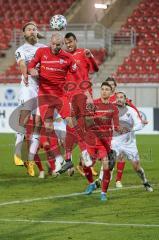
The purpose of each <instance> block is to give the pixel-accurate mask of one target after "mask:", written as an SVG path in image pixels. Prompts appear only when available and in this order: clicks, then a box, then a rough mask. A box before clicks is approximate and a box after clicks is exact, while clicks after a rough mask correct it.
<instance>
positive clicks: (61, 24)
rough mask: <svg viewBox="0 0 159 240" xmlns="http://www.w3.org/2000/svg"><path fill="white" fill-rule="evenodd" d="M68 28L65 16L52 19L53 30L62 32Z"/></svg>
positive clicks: (56, 16)
mask: <svg viewBox="0 0 159 240" xmlns="http://www.w3.org/2000/svg"><path fill="white" fill-rule="evenodd" d="M66 26H67V20H66V18H65V17H64V16H63V15H54V16H53V17H52V18H51V19H50V27H51V29H52V30H56V31H61V30H63V29H65V28H66Z"/></svg>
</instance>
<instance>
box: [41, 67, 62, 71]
mask: <svg viewBox="0 0 159 240" xmlns="http://www.w3.org/2000/svg"><path fill="white" fill-rule="evenodd" d="M45 69H46V70H48V71H59V72H65V70H63V69H60V68H53V67H46V68H45Z"/></svg>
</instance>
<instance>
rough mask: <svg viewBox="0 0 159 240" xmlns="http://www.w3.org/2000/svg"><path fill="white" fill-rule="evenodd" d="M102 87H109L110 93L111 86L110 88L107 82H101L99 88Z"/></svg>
mask: <svg viewBox="0 0 159 240" xmlns="http://www.w3.org/2000/svg"><path fill="white" fill-rule="evenodd" d="M103 86H107V87H109V88H110V89H111V91H112V86H111V85H110V84H109V83H108V82H106V81H104V82H102V84H101V88H102V87H103Z"/></svg>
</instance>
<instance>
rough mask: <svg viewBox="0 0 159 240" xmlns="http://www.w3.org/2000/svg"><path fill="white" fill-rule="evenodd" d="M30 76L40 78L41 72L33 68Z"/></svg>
mask: <svg viewBox="0 0 159 240" xmlns="http://www.w3.org/2000/svg"><path fill="white" fill-rule="evenodd" d="M30 75H31V76H32V77H38V76H39V72H38V70H37V69H34V68H32V69H30Z"/></svg>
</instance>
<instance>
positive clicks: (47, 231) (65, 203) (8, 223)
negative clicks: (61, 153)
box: [0, 134, 159, 240]
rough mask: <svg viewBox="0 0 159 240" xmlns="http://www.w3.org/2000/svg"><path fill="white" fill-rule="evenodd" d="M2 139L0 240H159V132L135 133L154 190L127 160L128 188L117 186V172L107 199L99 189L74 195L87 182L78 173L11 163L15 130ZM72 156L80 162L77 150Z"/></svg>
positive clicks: (125, 177) (0, 154)
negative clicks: (43, 172)
mask: <svg viewBox="0 0 159 240" xmlns="http://www.w3.org/2000/svg"><path fill="white" fill-rule="evenodd" d="M0 142H1V144H0V239H1V240H22V239H23V240H69V239H73V240H98V239H99V240H106V239H108V240H127V239H128V240H134V239H135V240H136V239H137V240H139V239H141V240H143V239H144V240H150V239H152V240H158V239H159V135H155V136H138V137H137V143H138V147H139V153H140V156H141V163H142V166H143V168H144V169H145V172H146V175H147V177H148V179H149V181H150V182H151V183H152V185H153V188H154V192H152V193H150V192H146V191H145V190H144V188H143V187H142V185H141V182H140V179H139V178H138V176H137V175H136V174H135V173H134V172H133V170H132V168H131V165H130V163H129V162H127V163H126V168H125V171H124V176H123V185H124V187H125V189H122V190H115V181H114V178H115V173H114V178H113V180H112V181H111V184H110V190H109V192H108V201H107V202H104V203H103V202H101V201H100V193H99V191H97V192H95V193H93V194H92V195H90V196H85V195H83V194H77V195H76V194H74V193H82V192H83V191H84V190H85V188H86V186H87V182H86V180H85V178H84V177H82V176H80V175H79V174H78V173H77V172H76V173H75V175H74V176H73V177H69V176H67V174H64V175H62V176H60V177H58V178H52V177H48V178H46V179H38V178H37V177H34V178H31V177H29V176H27V175H26V170H25V168H23V167H16V166H14V164H13V152H14V135H9V134H8V135H7V134H1V136H0ZM74 161H75V163H77V162H78V150H77V149H76V150H75V151H74ZM98 168H99V165H97V167H96V169H97V170H98ZM37 174H38V172H37ZM126 187H130V188H126ZM71 194H72V195H71ZM62 196H63V197H62Z"/></svg>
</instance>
